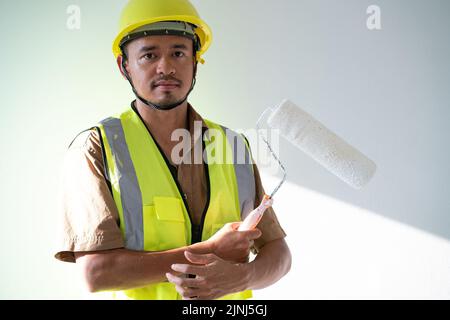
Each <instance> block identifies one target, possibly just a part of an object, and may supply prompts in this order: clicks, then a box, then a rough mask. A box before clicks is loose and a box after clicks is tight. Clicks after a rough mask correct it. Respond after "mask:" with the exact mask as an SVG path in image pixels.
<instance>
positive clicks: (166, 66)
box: [156, 55, 175, 75]
mask: <svg viewBox="0 0 450 320" xmlns="http://www.w3.org/2000/svg"><path fill="white" fill-rule="evenodd" d="M156 72H157V73H158V74H163V75H167V74H175V68H174V66H173V65H172V64H171V62H170V59H169V57H166V56H165V55H163V56H162V57H161V58H160V59H159V61H158V66H157V69H156Z"/></svg>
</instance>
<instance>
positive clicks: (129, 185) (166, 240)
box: [99, 108, 255, 300]
mask: <svg viewBox="0 0 450 320" xmlns="http://www.w3.org/2000/svg"><path fill="white" fill-rule="evenodd" d="M204 121H205V123H206V125H207V127H208V130H207V131H206V133H205V136H206V137H207V138H206V139H204V143H205V144H204V148H205V149H204V150H205V153H206V155H207V156H206V157H207V159H208V161H205V162H206V163H207V167H206V166H205V169H206V168H207V170H205V173H206V176H207V178H208V181H209V188H208V189H209V197H208V199H209V201H207V205H206V206H207V208H206V209H205V212H203V217H202V225H201V226H200V232H197V233H193V232H192V225H191V218H190V215H189V213H188V206H187V204H186V202H185V199H184V197H182V191H181V188H180V186H179V184H178V182H177V179H176V178H175V177H174V176H173V174H172V173H171V171H170V169H169V167H168V161H167V159H166V158H165V155H164V153H163V152H162V151H161V150H160V149H159V147H158V145H157V144H156V143H155V141H154V139H153V137H152V135H151V134H150V132H149V131H148V130H147V128H146V126H145V124H144V123H143V121H142V119H141V117H140V116H139V114H137V112H136V111H134V110H133V109H132V108H128V109H127V110H125V111H124V112H123V113H121V114H118V115H116V116H113V117H109V118H107V119H105V120H103V121H101V122H100V124H99V129H100V135H101V139H102V144H103V150H104V157H105V164H106V173H107V176H108V180H109V183H110V185H111V190H112V194H113V198H114V201H115V203H116V205H117V208H118V211H119V219H120V229H121V231H122V235H123V237H124V240H125V248H127V249H130V250H136V251H163V250H169V249H174V248H179V247H183V246H187V245H190V244H192V243H195V242H199V241H205V240H207V239H208V238H210V237H211V236H212V235H213V234H214V233H215V232H216V231H218V230H219V229H220V228H222V226H223V225H225V224H226V223H228V222H234V221H240V220H241V216H242V215H243V214H245V213H248V212H250V211H251V210H253V208H254V199H255V182H254V173H253V166H252V164H251V157H250V152H249V149H248V145H247V143H246V141H245V139H244V138H243V137H242V136H241V135H239V134H237V133H235V132H233V131H231V130H229V129H227V128H225V127H222V126H220V125H217V124H215V123H213V122H211V121H208V120H204ZM211 129H215V130H213V131H212V130H211ZM211 132H214V138H212V137H211V135H209V134H208V133H211ZM202 138H203V137H202ZM208 150H209V151H210V152H209V154H208V152H207V151H208ZM237 150H241V151H242V150H243V151H244V152H243V153H242V152H237ZM242 154H243V155H244V156H245V160H246V161H242ZM213 155H214V157H213ZM230 157H231V161H228V162H227V163H225V164H224V163H223V161H225V160H230ZM239 157H240V158H241V159H238V158H239ZM211 159H212V160H213V161H210V160H211ZM218 159H220V161H218ZM195 234H198V236H196V238H197V239H194V237H195ZM193 235H194V236H193ZM200 235H201V238H200ZM115 297H116V298H129V299H150V300H155V299H158V300H159V299H162V300H174V299H181V296H180V295H179V294H178V293H177V291H176V290H175V285H174V284H172V283H170V282H161V283H155V284H151V285H148V286H146V287H142V288H136V289H130V290H123V291H118V292H115ZM250 297H252V293H251V291H249V290H247V291H243V292H239V293H234V294H230V295H227V296H224V297H223V298H222V299H248V298H250Z"/></svg>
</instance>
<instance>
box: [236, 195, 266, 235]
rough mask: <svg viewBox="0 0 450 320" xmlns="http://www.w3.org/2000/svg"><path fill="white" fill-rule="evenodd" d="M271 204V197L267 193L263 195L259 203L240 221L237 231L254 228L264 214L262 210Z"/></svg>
mask: <svg viewBox="0 0 450 320" xmlns="http://www.w3.org/2000/svg"><path fill="white" fill-rule="evenodd" d="M272 204H273V199H272V198H271V197H269V196H268V195H267V194H265V195H264V197H263V199H262V201H261V203H260V205H259V206H258V207H256V208H255V209H254V210H253V211H252V212H250V213H249V215H248V216H247V218H245V220H244V221H243V222H242V223H241V225H240V226H239V228H238V231H246V230H251V229H253V228H255V227H256V226H257V225H258V223H259V221H260V220H261V218H262V217H263V215H264V211H266V209H267V208H268V207H271V206H272Z"/></svg>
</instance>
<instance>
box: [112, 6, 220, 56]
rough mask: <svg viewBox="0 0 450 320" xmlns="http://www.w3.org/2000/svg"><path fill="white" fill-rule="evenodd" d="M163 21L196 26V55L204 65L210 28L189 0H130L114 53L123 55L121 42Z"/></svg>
mask: <svg viewBox="0 0 450 320" xmlns="http://www.w3.org/2000/svg"><path fill="white" fill-rule="evenodd" d="M161 21H183V22H187V23H191V24H193V25H195V27H196V28H195V30H194V32H195V33H196V35H197V36H198V38H199V39H200V48H199V50H198V51H197V53H196V58H197V61H199V62H201V63H204V60H203V59H202V58H201V56H202V55H203V54H204V53H205V52H206V50H208V48H209V46H210V45H211V41H212V32H211V29H210V28H209V26H208V25H207V24H206V23H205V22H204V21H203V20H202V19H201V18H200V16H199V14H198V13H197V10H195V8H194V6H193V5H192V4H191V3H190V2H189V1H188V0H130V1H128V3H127V5H126V7H125V8H124V9H123V11H122V15H121V17H120V22H119V33H118V35H117V36H116V38H115V40H114V43H113V48H112V49H113V53H114V56H115V57H116V58H117V57H118V56H119V55H121V54H122V49H121V47H120V43H121V40H122V39H123V38H124V37H125V36H127V35H129V34H130V33H132V31H133V30H135V29H138V28H140V27H142V26H144V25H148V24H151V23H155V22H161Z"/></svg>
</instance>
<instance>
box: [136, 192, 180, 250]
mask: <svg viewBox="0 0 450 320" xmlns="http://www.w3.org/2000/svg"><path fill="white" fill-rule="evenodd" d="M153 202H154V205H144V206H143V214H144V217H143V223H144V250H146V251H162V250H169V249H173V248H178V247H182V246H185V245H186V244H187V239H186V226H185V218H184V213H183V208H182V205H181V200H180V199H178V198H174V197H154V198H153Z"/></svg>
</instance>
